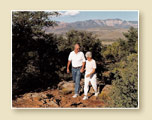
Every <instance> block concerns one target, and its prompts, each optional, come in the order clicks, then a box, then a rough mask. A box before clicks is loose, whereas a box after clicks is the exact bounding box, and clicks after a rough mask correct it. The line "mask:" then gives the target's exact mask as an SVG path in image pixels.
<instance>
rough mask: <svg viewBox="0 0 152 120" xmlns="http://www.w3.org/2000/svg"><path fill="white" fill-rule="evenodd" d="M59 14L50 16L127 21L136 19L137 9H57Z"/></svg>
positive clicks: (69, 18) (58, 19)
mask: <svg viewBox="0 0 152 120" xmlns="http://www.w3.org/2000/svg"><path fill="white" fill-rule="evenodd" d="M58 12H60V13H61V16H59V17H56V18H51V19H52V20H56V21H63V22H75V21H83V20H89V19H115V18H118V19H122V20H127V21H138V12H137V11H75V10H72V11H71V10H70V11H58Z"/></svg>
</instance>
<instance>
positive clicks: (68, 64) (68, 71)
mask: <svg viewBox="0 0 152 120" xmlns="http://www.w3.org/2000/svg"><path fill="white" fill-rule="evenodd" d="M70 64H71V61H69V60H68V63H67V73H70V70H69V67H70Z"/></svg>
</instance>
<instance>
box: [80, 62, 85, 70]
mask: <svg viewBox="0 0 152 120" xmlns="http://www.w3.org/2000/svg"><path fill="white" fill-rule="evenodd" d="M84 66H85V62H83V63H82V68H81V70H80V72H81V73H82V72H83V71H84Z"/></svg>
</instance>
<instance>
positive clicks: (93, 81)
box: [84, 73, 97, 95]
mask: <svg viewBox="0 0 152 120" xmlns="http://www.w3.org/2000/svg"><path fill="white" fill-rule="evenodd" d="M86 75H87V73H86V74H85V79H84V81H85V82H84V95H87V93H88V90H89V82H91V85H92V87H93V89H94V91H95V93H96V92H97V77H96V74H93V76H91V77H86Z"/></svg>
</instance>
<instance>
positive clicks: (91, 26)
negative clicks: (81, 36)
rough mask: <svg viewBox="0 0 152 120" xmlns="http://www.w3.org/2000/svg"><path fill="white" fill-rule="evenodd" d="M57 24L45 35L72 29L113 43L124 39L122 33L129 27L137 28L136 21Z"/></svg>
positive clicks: (115, 20) (114, 20)
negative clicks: (83, 31) (91, 33)
mask: <svg viewBox="0 0 152 120" xmlns="http://www.w3.org/2000/svg"><path fill="white" fill-rule="evenodd" d="M57 24H58V26H56V27H54V28H52V27H48V28H47V29H46V33H55V34H65V33H66V32H68V31H69V30H72V29H76V30H85V31H89V32H93V33H95V34H96V35H97V37H98V38H100V39H101V40H103V41H114V40H117V39H118V38H124V36H123V34H122V33H123V32H127V31H128V29H129V28H130V27H131V26H132V27H135V28H137V27H138V21H125V20H121V19H105V20H100V19H95V20H85V21H76V22H72V23H65V22H59V21H57Z"/></svg>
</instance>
